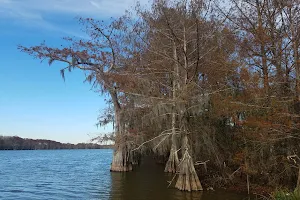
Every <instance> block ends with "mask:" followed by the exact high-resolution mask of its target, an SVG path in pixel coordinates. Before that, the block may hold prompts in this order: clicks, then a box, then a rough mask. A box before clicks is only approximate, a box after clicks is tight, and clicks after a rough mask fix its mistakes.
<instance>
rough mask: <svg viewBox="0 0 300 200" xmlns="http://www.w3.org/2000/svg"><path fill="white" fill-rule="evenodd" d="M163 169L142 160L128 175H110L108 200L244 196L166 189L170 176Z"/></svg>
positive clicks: (211, 199) (200, 199) (221, 199)
mask: <svg viewBox="0 0 300 200" xmlns="http://www.w3.org/2000/svg"><path fill="white" fill-rule="evenodd" d="M163 169H164V167H163V166H161V165H156V164H155V163H154V162H153V160H152V159H149V158H147V159H144V161H143V163H142V165H141V166H140V167H137V168H136V169H135V170H134V171H133V172H129V173H116V172H113V173H111V183H112V185H111V191H110V198H109V199H110V200H120V199H122V200H154V199H155V200H196V199H197V200H243V199H248V198H247V197H246V196H245V195H240V194H234V193H229V192H227V191H222V190H220V191H216V192H208V191H205V192H191V193H189V192H181V191H179V190H176V189H171V188H169V189H167V186H168V182H167V181H168V180H171V179H172V176H170V175H168V174H166V173H164V172H163Z"/></svg>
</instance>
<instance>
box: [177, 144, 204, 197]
mask: <svg viewBox="0 0 300 200" xmlns="http://www.w3.org/2000/svg"><path fill="white" fill-rule="evenodd" d="M175 188H177V189H179V190H182V191H189V192H190V191H200V190H203V188H202V185H201V183H200V180H199V178H198V175H197V173H196V170H195V167H194V163H193V159H192V157H191V156H190V154H189V152H188V150H187V149H186V150H185V153H184V155H183V158H182V161H181V162H180V164H179V175H178V179H177V182H176V185H175Z"/></svg>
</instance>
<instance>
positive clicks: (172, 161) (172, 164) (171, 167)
mask: <svg viewBox="0 0 300 200" xmlns="http://www.w3.org/2000/svg"><path fill="white" fill-rule="evenodd" d="M178 164H179V159H178V154H177V150H176V147H175V145H172V148H171V151H170V156H169V159H168V161H167V163H166V167H165V172H168V173H176V171H177V167H178Z"/></svg>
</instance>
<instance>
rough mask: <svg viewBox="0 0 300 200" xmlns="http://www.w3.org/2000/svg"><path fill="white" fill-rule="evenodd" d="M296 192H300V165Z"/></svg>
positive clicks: (299, 166)
mask: <svg viewBox="0 0 300 200" xmlns="http://www.w3.org/2000/svg"><path fill="white" fill-rule="evenodd" d="M296 190H298V191H299V192H300V165H298V180H297V187H296Z"/></svg>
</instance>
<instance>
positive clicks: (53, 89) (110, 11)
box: [0, 0, 135, 143]
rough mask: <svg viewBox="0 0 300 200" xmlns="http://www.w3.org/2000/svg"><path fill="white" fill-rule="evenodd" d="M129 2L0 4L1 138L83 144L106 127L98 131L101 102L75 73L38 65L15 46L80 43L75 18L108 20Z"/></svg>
mask: <svg viewBox="0 0 300 200" xmlns="http://www.w3.org/2000/svg"><path fill="white" fill-rule="evenodd" d="M134 3H135V1H134V0H91V1H89V0H48V1H41V0H0V60H1V62H0V135H18V136H20V137H26V138H41V139H51V140H56V141H60V142H71V143H78V142H87V141H89V139H91V138H92V137H93V136H97V134H99V133H103V132H110V131H111V130H112V128H111V126H108V127H104V128H97V127H96V126H95V124H96V122H97V116H98V115H99V113H100V111H101V110H102V109H104V108H105V106H106V105H105V102H104V97H101V96H100V95H99V94H97V93H95V92H94V91H92V90H91V86H90V85H89V84H87V83H83V80H84V75H83V74H82V73H81V72H80V71H74V72H72V73H67V74H66V81H65V82H64V81H63V80H62V78H61V76H60V73H59V69H60V68H61V67H63V66H64V65H62V64H60V63H54V64H53V65H51V67H49V66H48V64H47V62H45V63H41V62H40V61H39V60H34V59H33V58H32V57H30V56H28V55H26V54H24V53H21V52H19V51H18V50H17V45H18V44H22V45H25V46H33V45H38V44H39V43H40V42H42V41H43V40H45V41H46V43H47V44H50V45H51V46H52V45H57V46H58V45H60V44H61V43H62V42H63V41H62V39H61V38H62V37H64V36H75V37H85V35H84V33H82V32H81V31H80V27H79V25H78V24H77V21H76V19H75V17H77V16H84V17H94V18H98V19H103V20H105V19H108V18H109V17H117V16H120V15H122V14H123V13H124V12H125V10H126V9H128V8H130V6H132V5H134Z"/></svg>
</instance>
